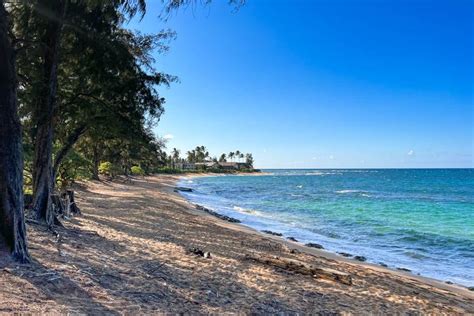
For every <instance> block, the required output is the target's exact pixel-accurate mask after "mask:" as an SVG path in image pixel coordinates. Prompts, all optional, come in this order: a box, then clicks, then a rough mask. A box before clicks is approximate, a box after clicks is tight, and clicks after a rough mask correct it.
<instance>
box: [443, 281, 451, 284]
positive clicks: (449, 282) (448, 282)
mask: <svg viewBox="0 0 474 316" xmlns="http://www.w3.org/2000/svg"><path fill="white" fill-rule="evenodd" d="M444 283H446V284H453V282H451V281H446V282H444Z"/></svg>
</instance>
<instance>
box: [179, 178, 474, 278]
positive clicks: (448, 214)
mask: <svg viewBox="0 0 474 316" xmlns="http://www.w3.org/2000/svg"><path fill="white" fill-rule="evenodd" d="M263 171H264V172H267V173H269V174H268V175H262V176H245V175H239V176H233V175H229V176H215V177H199V178H193V179H184V180H182V181H181V183H180V185H181V186H185V187H190V188H192V189H193V192H183V193H182V194H183V195H184V196H185V197H186V198H187V199H188V200H190V201H191V202H193V203H197V204H200V205H203V206H205V207H207V208H210V209H212V210H214V211H216V212H218V213H221V214H224V215H227V216H231V217H234V218H237V219H239V220H241V221H242V224H244V225H247V226H250V227H253V228H255V229H258V230H271V231H274V232H278V233H282V234H283V236H284V237H290V236H291V237H294V238H296V239H297V240H298V241H300V242H302V243H308V242H314V243H319V244H321V245H323V246H324V248H325V249H326V250H328V251H331V252H345V253H350V254H353V255H358V256H364V257H366V258H367V262H372V263H376V264H380V263H383V264H385V265H387V266H389V267H391V268H405V269H410V270H411V271H412V272H413V273H414V274H420V275H422V276H427V277H431V278H435V279H439V280H443V281H451V282H454V283H458V284H461V285H465V286H474V169H360V170H359V169H344V170H343V169H334V170H328V169H321V170H318V169H307V170H302V169H298V170H263Z"/></svg>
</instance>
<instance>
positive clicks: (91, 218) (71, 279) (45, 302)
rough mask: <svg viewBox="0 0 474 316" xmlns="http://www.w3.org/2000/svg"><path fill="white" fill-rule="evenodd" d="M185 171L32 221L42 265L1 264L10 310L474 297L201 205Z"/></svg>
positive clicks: (88, 195) (455, 301) (358, 304)
mask: <svg viewBox="0 0 474 316" xmlns="http://www.w3.org/2000/svg"><path fill="white" fill-rule="evenodd" d="M180 178H181V177H180V176H176V175H156V176H150V177H143V178H142V177H134V178H132V181H131V182H126V183H124V182H122V181H120V180H116V181H85V182H81V183H79V184H78V185H77V186H76V187H75V188H74V190H75V197H76V203H77V205H78V206H79V207H80V208H81V212H82V215H81V216H77V217H73V218H71V219H67V220H66V219H64V220H63V224H64V226H65V227H64V228H63V227H57V228H55V230H56V232H55V233H56V234H52V233H51V231H49V230H48V229H47V228H45V227H43V226H41V225H37V224H34V223H33V224H32V223H29V224H28V225H27V231H28V239H29V248H30V254H31V256H32V258H33V261H32V263H30V264H25V265H19V264H17V263H15V262H12V261H11V260H10V261H8V260H3V261H2V260H0V284H1V285H2V286H0V302H2V304H0V314H2V313H7V314H11V313H20V314H88V315H89V314H90V315H97V314H100V315H101V314H112V315H116V314H132V315H137V314H168V313H173V314H177V313H186V314H193V315H195V314H199V315H200V314H224V313H233V314H258V315H260V314H285V315H286V314H310V315H315V314H331V315H333V314H335V315H339V314H344V315H346V314H355V315H360V314H363V315H367V314H377V315H387V314H388V315H394V314H397V315H398V314H414V313H421V314H436V315H438V314H444V315H465V314H472V313H473V312H474V293H473V292H470V291H468V290H466V289H463V288H458V287H457V286H454V285H447V284H442V283H440V282H437V281H432V280H428V279H426V278H423V277H418V276H413V275H409V274H406V273H403V272H400V271H392V270H390V269H384V268H382V267H379V266H373V265H371V264H368V263H360V262H354V261H352V260H350V259H346V258H341V257H339V256H338V255H335V254H331V253H328V252H325V251H321V250H318V249H311V248H307V247H305V246H303V245H300V244H296V243H293V242H290V241H287V240H282V239H281V238H278V237H275V236H271V235H264V234H262V233H261V232H258V231H256V230H254V229H252V228H249V227H246V226H244V225H239V224H235V223H229V222H226V221H223V220H221V219H218V218H216V217H215V216H212V215H210V214H207V213H205V212H204V211H200V210H198V209H196V208H195V207H194V206H193V205H192V204H191V203H189V202H188V201H187V200H186V199H184V197H182V196H181V195H180V194H178V193H176V192H174V188H175V187H176V183H177V181H179V179H180Z"/></svg>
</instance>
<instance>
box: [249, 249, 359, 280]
mask: <svg viewBox="0 0 474 316" xmlns="http://www.w3.org/2000/svg"><path fill="white" fill-rule="evenodd" d="M245 259H246V260H250V261H254V262H258V263H261V264H264V265H269V266H272V267H275V268H279V269H283V270H286V271H291V272H294V273H299V274H304V275H311V276H312V277H315V278H321V279H326V280H331V281H336V282H340V283H342V284H346V285H352V277H351V275H350V274H348V273H344V272H340V271H337V270H334V269H329V268H320V267H315V266H312V265H308V264H305V263H302V262H300V261H296V260H291V259H284V258H280V257H269V256H256V255H246V256H245Z"/></svg>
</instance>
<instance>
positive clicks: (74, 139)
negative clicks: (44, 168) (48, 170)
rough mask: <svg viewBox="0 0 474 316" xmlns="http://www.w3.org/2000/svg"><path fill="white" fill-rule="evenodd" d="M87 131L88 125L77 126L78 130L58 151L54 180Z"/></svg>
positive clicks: (73, 132)
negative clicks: (64, 161)
mask: <svg viewBox="0 0 474 316" xmlns="http://www.w3.org/2000/svg"><path fill="white" fill-rule="evenodd" d="M86 129H87V127H86V124H81V125H79V126H77V127H76V129H74V130H73V131H72V133H71V134H70V135H69V136H68V138H67V139H66V142H65V143H64V145H63V147H61V149H60V150H59V151H58V154H57V155H56V157H55V159H54V166H53V179H56V174H57V172H58V169H59V166H60V165H61V162H62V161H63V159H64V157H66V155H67V154H68V153H69V151H70V150H71V149H72V147H73V146H74V144H75V143H77V141H78V140H79V137H81V135H82V134H84V132H85V131H86ZM53 187H54V181H53Z"/></svg>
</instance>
